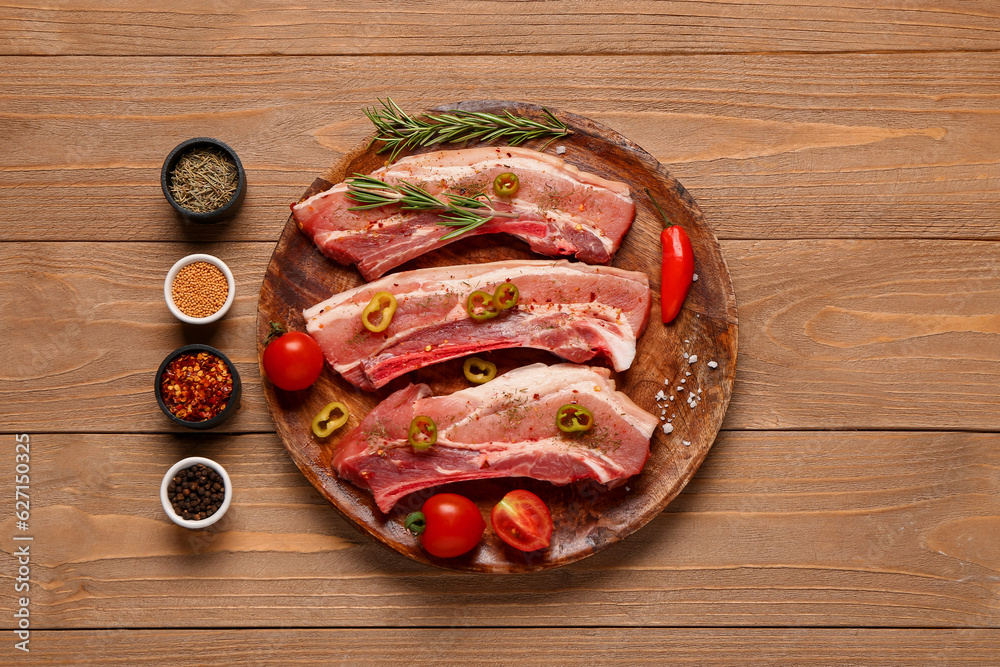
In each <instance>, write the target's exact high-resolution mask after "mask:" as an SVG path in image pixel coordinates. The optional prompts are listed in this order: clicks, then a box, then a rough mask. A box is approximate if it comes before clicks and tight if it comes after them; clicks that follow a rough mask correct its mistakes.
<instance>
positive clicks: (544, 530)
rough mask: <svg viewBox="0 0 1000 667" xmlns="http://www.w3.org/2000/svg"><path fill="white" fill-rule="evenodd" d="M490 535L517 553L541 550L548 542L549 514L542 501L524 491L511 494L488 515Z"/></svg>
mask: <svg viewBox="0 0 1000 667" xmlns="http://www.w3.org/2000/svg"><path fill="white" fill-rule="evenodd" d="M490 523H491V524H493V532H495V533H496V534H497V537H499V538H500V539H501V540H503V541H504V542H506V543H507V544H509V545H510V546H512V547H514V548H515V549H520V550H521V551H535V550H536V549H544V548H545V547H547V546H549V544H550V543H551V542H552V515H550V514H549V508H548V507H546V505H545V501H543V500H542V499H541V498H539V497H538V496H536V495H535V494H533V493H532V492H531V491H526V490H525V489H515V490H514V491H511V492H510V493H508V494H507V495H506V496H504V497H503V500H501V501H500V502H498V503H497V504H496V505H495V506H494V507H493V511H492V512H490Z"/></svg>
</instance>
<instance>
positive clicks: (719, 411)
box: [257, 101, 736, 573]
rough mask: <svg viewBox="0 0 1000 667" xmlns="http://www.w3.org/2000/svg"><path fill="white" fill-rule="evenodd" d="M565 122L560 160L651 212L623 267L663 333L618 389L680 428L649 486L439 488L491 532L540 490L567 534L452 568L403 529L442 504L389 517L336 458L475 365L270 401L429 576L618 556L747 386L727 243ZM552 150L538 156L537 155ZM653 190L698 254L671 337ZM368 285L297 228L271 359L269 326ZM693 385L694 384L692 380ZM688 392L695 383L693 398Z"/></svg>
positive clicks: (520, 248) (326, 387) (365, 156)
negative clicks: (319, 423) (538, 546)
mask: <svg viewBox="0 0 1000 667" xmlns="http://www.w3.org/2000/svg"><path fill="white" fill-rule="evenodd" d="M445 108H448V109H465V110H469V111H488V112H494V113H499V112H500V111H501V110H502V109H510V110H511V111H512V112H513V113H515V114H519V115H524V116H530V117H535V118H540V117H541V113H540V112H541V108H540V107H538V106H536V105H531V104H523V103H516V102H495V101H479V102H463V103H460V104H455V105H449V106H447V107H445ZM437 110H438V111H440V110H442V109H437ZM554 113H555V115H556V116H557V117H558V118H560V119H561V120H562V121H564V122H565V123H566V124H567V125H569V127H570V128H572V130H573V134H572V135H570V136H568V137H566V138H564V139H561V140H559V141H556V142H553V143H552V144H551V145H549V147H548V148H547V149H546V151H547V152H553V151H554V149H555V148H556V147H557V146H565V147H566V153H565V154H564V155H563V156H562V157H563V158H565V160H566V161H567V162H569V163H570V164H574V165H576V166H578V167H579V168H581V169H583V170H586V171H590V172H593V173H596V174H599V175H600V176H603V177H605V178H609V179H614V180H619V181H624V182H626V183H628V184H629V185H630V186H631V188H632V197H633V199H634V200H635V202H636V205H637V208H638V212H637V215H636V220H635V223H634V224H633V225H632V229H631V230H630V231H629V233H628V235H627V236H626V237H625V241H624V243H623V244H622V246H621V249H620V250H619V251H618V254H617V255H616V257H615V260H614V265H615V266H617V267H620V268H623V269H630V270H633V271H642V272H644V273H645V274H646V275H647V276H649V281H650V285H651V287H652V290H653V310H652V313H651V315H650V319H649V326H648V328H647V329H646V332H645V334H644V335H643V336H642V337H641V338H640V339H639V344H638V352H637V356H636V359H635V363H634V364H633V365H632V368H631V369H629V370H628V371H626V372H624V373H619V374H617V375H616V382H617V385H618V389H619V390H621V391H624V392H625V393H626V394H628V395H629V396H630V397H631V398H632V400H633V401H635V402H636V403H637V404H638V405H639V406H640V407H642V408H644V409H645V410H648V411H649V412H652V413H653V414H655V415H657V416H659V415H660V413H661V407H660V406H666V416H667V417H670V416H671V415H676V417H674V418H673V422H672V423H673V427H674V430H673V433H671V434H669V435H666V434H664V433H663V431H662V429H660V428H657V429H656V433H655V435H654V436H653V439H652V442H651V443H650V449H651V456H650V459H649V462H648V463H647V464H646V467H645V468H644V469H643V471H642V473H641V474H639V475H637V476H635V477H633V478H631V479H630V480H628V482H627V483H626V484H624V485H622V486H619V487H618V488H615V489H606V488H604V487H603V486H601V485H599V484H596V483H593V482H591V481H585V482H577V483H575V484H572V485H569V486H564V487H559V486H554V485H552V484H549V483H547V482H538V481H535V480H531V479H526V478H511V479H504V480H489V481H475V482H461V483H457V484H451V485H447V486H443V487H439V489H440V490H448V491H452V492H455V493H459V494H462V495H465V496H468V497H469V498H472V499H473V500H474V501H475V502H476V503H477V504H478V505H479V507H480V509H481V510H482V513H483V516H484V517H485V518H487V523H488V517H489V512H490V509H491V508H492V507H493V505H494V504H496V503H497V501H499V500H500V499H501V498H502V497H503V495H504V494H505V493H507V491H509V490H511V489H515V488H527V489H530V490H531V491H533V492H535V493H537V494H538V495H539V496H541V497H542V499H543V500H545V502H546V503H547V504H548V506H549V509H550V511H551V513H552V519H553V521H554V524H555V528H554V531H553V534H552V545H551V546H550V547H549V548H547V549H543V550H540V551H536V552H531V553H523V552H521V551H518V550H516V549H512V548H510V547H508V546H506V545H505V544H504V543H503V542H501V541H500V539H499V538H497V536H496V535H495V534H494V533H493V531H492V529H491V528H487V530H486V533H485V535H484V536H483V541H482V542H481V543H480V545H479V546H478V547H476V548H475V549H473V550H472V551H471V552H469V553H468V554H465V555H464V556H459V557H457V558H450V559H438V558H434V557H433V556H430V555H429V554H428V553H426V552H425V551H424V550H423V549H422V548H421V547H420V543H419V540H418V539H417V538H416V537H414V536H413V535H411V534H410V533H409V532H408V531H407V530H406V529H404V528H403V518H404V517H405V516H406V515H407V514H408V513H409V512H411V511H414V510H417V509H419V505H420V504H421V502H422V499H423V498H425V497H427V495H428V494H413V495H411V496H408V497H406V498H404V499H403V500H401V501H400V502H399V503H398V504H397V505H396V507H395V508H393V510H392V511H391V512H390V513H389V514H388V515H384V514H382V512H381V511H379V509H378V508H377V507H376V505H375V503H374V501H373V499H372V495H371V493H369V492H368V491H366V490H362V489H359V488H357V487H355V486H354V485H352V484H351V483H349V482H345V481H341V480H340V479H339V478H338V477H337V476H336V474H335V473H334V472H332V470H331V469H330V458H331V456H332V453H333V451H334V449H335V448H336V446H337V442H338V440H339V439H340V437H342V436H343V435H344V434H346V433H348V432H349V431H350V430H351V429H353V428H354V427H355V426H357V425H358V423H359V422H360V421H361V419H362V418H363V417H364V416H365V415H366V414H367V413H368V412H369V411H370V410H371V409H372V408H373V407H374V406H375V405H377V404H378V403H379V402H380V401H382V400H383V399H384V398H386V397H387V396H388V395H389V394H390V393H392V392H393V391H396V390H397V389H400V388H401V387H404V386H406V384H407V383H409V382H414V383H417V382H426V383H427V384H429V385H430V387H431V389H432V390H433V392H434V393H435V394H443V393H450V392H453V391H455V390H457V389H460V388H464V387H466V386H468V383H467V382H466V380H465V379H464V377H463V375H462V369H461V364H462V361H463V360H462V359H458V360H454V361H451V362H446V363H443V364H438V365H434V366H430V367H428V368H424V369H421V370H419V371H417V372H414V373H410V374H408V375H406V376H404V377H401V378H397V379H396V380H394V381H393V382H391V383H390V384H389V385H387V386H385V387H383V388H382V389H381V390H380V391H377V392H363V391H360V390H358V389H356V388H355V387H354V386H353V385H351V384H349V383H348V382H346V381H344V380H343V379H341V378H340V376H339V375H337V374H335V373H334V372H333V371H331V370H330V369H329V368H325V369H324V371H323V375H322V376H321V377H320V379H319V381H318V382H316V384H314V385H313V386H312V387H310V388H309V389H306V390H303V391H298V392H286V391H282V390H280V389H277V388H275V387H274V386H273V385H272V384H271V383H270V382H268V381H267V380H266V379H265V380H264V394H265V396H266V397H267V402H268V407H269V408H270V410H271V414H272V416H273V418H274V423H275V425H276V427H277V430H278V434H279V435H280V437H281V439H282V441H283V442H284V444H285V447H286V448H287V449H288V452H289V454H290V455H291V457H292V459H293V460H294V461H295V463H296V464H297V465H298V467H299V469H300V470H301V471H302V473H303V474H304V475H305V476H306V477H307V478H308V479H309V481H311V482H312V483H313V485H314V486H315V487H316V488H317V489H319V491H320V492H321V493H322V494H323V495H324V496H325V497H326V498H327V500H329V501H330V502H331V503H333V506H334V507H336V508H337V510H339V511H340V513H341V514H343V515H344V516H345V517H347V519H349V520H350V521H351V522H353V523H354V524H355V525H356V526H357V527H358V528H359V529H360V530H362V531H363V532H365V533H367V534H368V535H370V536H371V537H373V538H374V539H376V540H378V541H379V542H381V543H383V544H385V545H387V546H389V547H391V548H393V549H395V550H396V551H398V552H400V553H401V554H404V555H406V556H409V557H410V558H413V559H415V560H418V561H421V562H424V563H430V564H433V565H437V566H440V567H444V568H449V569H454V570H465V571H474V572H490V573H505V572H527V571H533V570H540V569H544V568H550V567H557V566H560V565H565V564H567V563H571V562H573V561H577V560H579V559H581V558H584V557H586V556H589V555H590V554H593V553H595V552H597V551H600V550H601V549H604V548H605V547H608V546H610V545H612V544H614V543H615V542H617V541H619V540H621V539H622V538H624V537H625V536H627V535H629V534H630V533H632V532H633V531H635V530H638V529H639V528H640V527H642V526H643V525H644V524H646V522H648V521H649V520H650V519H652V518H653V517H654V516H655V515H656V514H658V513H659V512H660V511H662V510H663V508H664V507H666V505H667V503H669V502H670V501H671V500H672V499H673V498H674V497H675V496H676V495H677V494H678V493H679V492H680V490H681V489H682V488H683V487H684V485H685V484H686V483H687V482H688V480H690V479H691V477H692V476H693V475H694V473H695V471H696V470H697V469H698V466H699V465H700V464H701V462H702V461H703V460H704V458H705V455H706V454H707V453H708V450H709V448H710V447H711V446H712V442H713V441H714V440H715V436H716V434H717V433H718V431H719V427H720V426H721V424H722V419H723V417H724V416H725V413H726V407H727V406H728V404H729V398H730V395H731V394H732V389H733V380H734V376H735V373H736V298H735V295H734V293H733V286H732V282H731V280H730V277H729V271H728V269H727V268H726V262H725V260H724V259H723V258H722V254H721V252H720V250H719V243H718V240H717V239H716V238H715V235H714V234H713V233H712V230H711V229H709V227H708V225H707V224H706V223H705V220H704V217H703V216H702V214H701V211H700V210H699V208H698V205H697V204H696V203H695V202H694V200H693V199H692V198H691V196H690V195H689V194H688V193H687V191H686V190H685V189H684V187H683V186H682V185H681V184H680V183H678V182H677V180H675V179H674V178H673V177H671V176H670V174H669V173H667V170H666V169H665V168H664V167H663V166H662V165H660V164H659V163H658V162H657V161H656V160H655V159H654V158H653V157H652V156H651V155H649V154H648V153H647V152H646V151H644V150H642V149H641V148H639V147H638V146H637V145H635V144H634V143H632V142H631V141H629V140H628V139H626V138H625V137H623V136H621V135H620V134H618V133H617V132H614V131H613V130H610V129H608V128H606V127H604V126H602V125H600V124H598V123H595V122H593V121H591V120H588V119H586V118H583V117H581V116H575V115H573V114H568V113H561V112H558V111H555V112H554ZM542 143H544V142H537V143H535V144H527V146H528V147H529V148H536V149H537V148H540V147H541V145H542ZM377 148H378V146H367V145H363V146H359V147H358V148H357V149H356V150H354V151H353V152H352V153H350V154H348V155H346V156H344V157H343V159H341V160H339V161H338V162H337V163H336V164H335V165H333V166H332V167H331V168H330V169H329V170H328V171H327V172H326V173H325V174H323V176H322V177H321V178H318V179H317V180H316V181H315V182H314V183H313V184H312V185H311V186H310V187H309V189H308V190H307V191H306V192H305V193H304V194H303V198H305V197H307V196H310V195H312V194H314V193H316V192H320V191H322V190H325V189H327V188H329V187H330V186H331V185H332V184H334V183H338V182H340V181H342V180H344V178H345V177H346V176H349V175H350V174H352V173H354V172H360V173H366V174H367V173H370V172H372V171H373V170H375V169H376V168H378V167H379V166H381V165H383V164H384V163H385V160H386V154H382V155H377V154H376V152H375V151H376V150H377ZM644 188H649V190H650V191H651V192H652V193H653V194H654V195H655V197H656V198H657V200H658V201H659V202H660V203H661V205H662V206H663V207H664V209H665V211H666V212H667V214H668V215H669V216H670V217H671V219H672V220H673V221H674V222H676V223H678V224H680V225H682V226H683V227H684V229H685V230H687V232H688V234H689V235H690V237H691V242H692V245H693V246H694V254H695V271H696V272H697V274H698V281H697V282H695V283H694V285H693V286H692V289H691V292H690V294H689V295H688V298H687V301H686V302H685V305H684V308H683V310H682V311H681V313H680V315H679V316H678V318H677V319H676V320H675V321H674V322H673V323H671V324H669V325H666V326H665V325H664V324H663V323H662V322H661V321H660V307H659V289H660V241H659V234H660V230H661V229H662V227H663V224H662V223H661V222H660V219H659V216H658V215H657V213H656V210H655V209H654V208H653V206H652V204H651V203H650V201H649V198H648V197H647V196H646V194H645V192H644ZM521 258H533V259H541V257H539V256H538V255H535V254H533V253H532V252H530V251H529V249H528V246H527V244H525V243H522V242H521V241H518V240H516V239H514V238H513V237H510V236H506V235H484V236H480V237H476V238H472V239H467V240H461V241H458V242H455V243H452V244H451V245H448V246H446V247H444V248H441V249H439V250H436V251H434V252H432V253H429V254H427V255H424V256H423V257H420V258H418V259H416V260H413V261H411V262H409V263H407V264H405V265H403V266H402V267H400V268H399V269H398V270H401V271H402V270H410V269H417V268H424V267H430V266H445V265H457V264H469V263H480V262H488V261H496V260H502V259H521ZM363 282H364V281H363V279H362V278H361V276H360V274H359V273H358V272H357V270H356V269H355V268H354V267H352V266H347V267H345V266H341V265H339V264H337V263H335V262H333V261H331V260H329V259H327V258H326V257H324V256H323V255H322V254H320V252H319V251H318V250H317V249H316V247H315V246H314V245H313V243H312V242H311V241H310V240H309V239H307V238H306V237H305V236H304V235H303V234H302V233H300V232H299V230H298V228H297V226H296V224H295V221H294V220H293V219H292V218H291V217H289V219H288V222H287V223H286V224H285V229H284V231H283V232H282V234H281V238H280V239H279V240H278V245H277V246H276V248H275V250H274V254H273V255H272V257H271V261H270V264H269V265H268V267H267V273H266V275H265V276H264V282H263V285H262V286H261V290H260V302H259V304H258V315H257V341H258V344H257V346H258V358H259V357H260V355H261V354H262V353H263V342H264V339H265V337H266V336H267V333H268V328H269V327H268V323H269V322H271V321H272V320H273V321H278V322H283V323H285V324H286V325H287V326H288V327H289V328H290V329H297V330H301V331H304V330H305V323H304V321H303V319H302V309H303V308H306V307H308V306H311V305H313V304H315V303H318V302H320V301H322V300H324V299H327V298H328V297H329V296H331V295H332V294H335V293H337V292H341V291H343V290H346V289H350V288H353V287H356V286H358V285H360V284H362V283H363ZM685 352H686V353H688V354H691V355H697V357H698V361H697V362H696V363H693V364H689V363H688V360H687V359H686V358H685V357H684V356H683V353H685ZM481 356H483V357H486V358H489V359H491V360H492V361H494V362H495V363H496V364H497V366H498V367H499V370H500V372H504V371H507V370H510V369H511V368H515V367H518V366H522V365H525V364H528V363H533V362H536V361H543V362H545V363H549V364H551V363H557V362H559V359H558V358H557V357H555V356H554V355H551V354H549V353H547V352H541V351H538V350H499V351H495V352H492V353H489V354H484V355H481ZM709 361H715V362H716V363H717V364H718V368H715V369H711V368H709V366H708V362H709ZM592 363H595V364H598V363H602V362H601V361H600V360H595V361H593V362H592ZM685 372H690V373H691V375H690V376H685ZM261 375H262V376H263V375H264V374H263V370H262V372H261ZM682 379H684V380H686V382H683V384H682ZM678 386H683V387H685V391H684V392H678V391H677V387H678ZM661 390H663V391H664V392H665V393H666V394H668V395H673V396H675V399H674V401H672V402H670V401H669V400H661V401H659V405H658V404H657V400H656V395H657V393H658V392H660V391H661ZM699 390H700V391H701V393H700V394H699V396H700V398H701V402H700V403H699V404H698V405H697V407H695V408H691V407H689V406H688V404H687V401H686V398H687V392H688V391H694V392H695V393H697V392H698V391H699ZM335 400H336V401H342V402H343V403H345V404H346V405H347V406H348V407H349V408H350V410H351V418H350V422H349V423H348V425H347V426H345V427H344V428H342V429H341V430H340V431H338V432H337V433H335V434H334V435H332V436H330V437H329V438H328V439H326V440H325V441H324V440H319V439H317V438H315V437H314V436H313V435H312V432H311V430H310V423H311V421H312V418H313V416H314V415H315V414H316V413H317V412H319V410H320V409H321V408H322V407H323V406H324V405H326V404H327V403H329V402H331V401H335ZM685 443H690V444H685ZM417 496H420V497H419V498H418V497H417Z"/></svg>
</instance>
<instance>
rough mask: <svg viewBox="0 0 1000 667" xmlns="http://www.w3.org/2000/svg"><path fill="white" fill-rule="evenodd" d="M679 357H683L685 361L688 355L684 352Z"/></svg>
mask: <svg viewBox="0 0 1000 667" xmlns="http://www.w3.org/2000/svg"><path fill="white" fill-rule="evenodd" d="M681 356H682V357H684V358H685V359H687V358H688V356H689V355H688V353H687V352H684V353H683V354H681Z"/></svg>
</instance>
